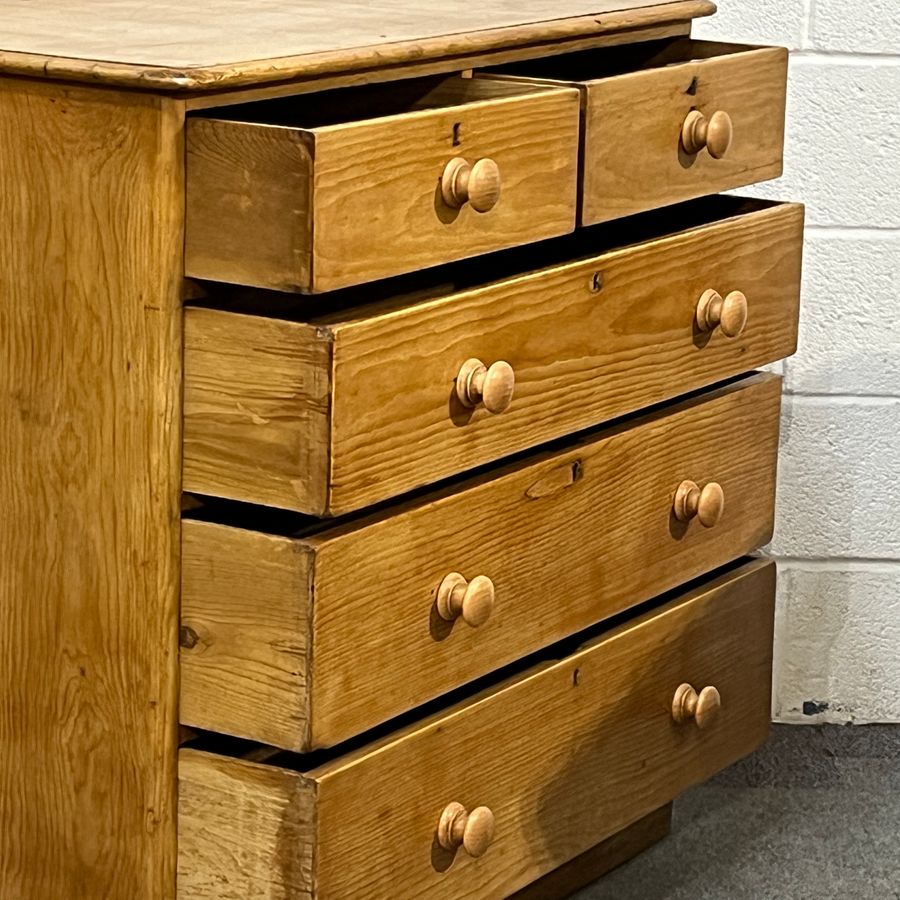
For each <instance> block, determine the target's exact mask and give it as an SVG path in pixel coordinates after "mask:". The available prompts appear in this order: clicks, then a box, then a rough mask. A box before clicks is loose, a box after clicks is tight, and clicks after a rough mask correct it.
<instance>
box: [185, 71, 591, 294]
mask: <svg viewBox="0 0 900 900" xmlns="http://www.w3.org/2000/svg"><path fill="white" fill-rule="evenodd" d="M577 154H578V93H577V91H575V90H571V89H568V90H567V89H560V88H552V87H550V88H548V87H546V86H541V85H525V84H510V83H503V82H493V83H492V82H490V81H476V80H473V79H468V78H461V77H459V76H453V77H441V78H425V79H412V80H410V81H405V82H399V83H392V84H390V85H386V86H385V85H370V86H366V87H358V88H346V89H343V90H332V91H325V92H323V93H319V94H312V95H303V96H299V97H288V98H284V99H279V100H270V101H264V102H257V103H250V104H246V105H240V106H232V107H226V108H223V109H220V110H209V111H206V112H205V113H204V115H203V116H198V117H194V118H190V119H189V120H188V124H187V209H186V230H187V233H186V255H185V269H186V274H187V275H188V276H190V277H193V278H203V279H210V280H213V281H225V282H231V283H235V284H243V285H254V286H257V287H268V288H276V289H280V290H290V291H300V292H319V291H329V290H333V289H335V288H339V287H344V286H347V285H352V284H360V283H362V282H368V281H375V280H376V279H379V278H385V277H387V276H389V275H396V274H399V273H402V272H410V271H414V270H417V269H422V268H426V267H428V266H433V265H435V264H437V263H442V262H447V261H450V260H456V259H462V258H464V257H468V256H473V255H475V254H479V253H485V252H487V251H490V250H498V249H500V248H503V247H512V246H515V245H517V244H525V243H529V242H531V241H536V240H540V239H541V238H547V237H553V236H556V235H560V234H564V233H566V232H569V231H572V229H573V228H574V227H575V204H576V176H577Z"/></svg>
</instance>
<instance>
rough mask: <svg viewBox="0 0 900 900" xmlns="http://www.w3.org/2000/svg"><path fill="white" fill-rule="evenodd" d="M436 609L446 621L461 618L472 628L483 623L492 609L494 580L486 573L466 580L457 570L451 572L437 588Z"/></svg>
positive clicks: (489, 615)
mask: <svg viewBox="0 0 900 900" xmlns="http://www.w3.org/2000/svg"><path fill="white" fill-rule="evenodd" d="M437 611H438V615H439V616H440V617H441V618H442V619H446V620H447V621H448V622H452V621H453V620H454V619H458V618H462V620H463V622H465V623H466V625H470V626H471V627H472V628H477V627H478V626H479V625H484V623H485V622H487V620H488V619H489V618H490V617H491V613H492V612H493V611H494V582H493V581H491V579H490V578H488V577H487V575H476V576H475V577H474V578H473V579H472V580H471V581H466V579H465V578H464V577H463V576H462V575H460V574H459V572H451V573H450V574H449V575H446V576H445V577H444V580H443V581H442V582H441V585H440V587H439V588H438V593H437Z"/></svg>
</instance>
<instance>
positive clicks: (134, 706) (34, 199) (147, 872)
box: [0, 79, 184, 900]
mask: <svg viewBox="0 0 900 900" xmlns="http://www.w3.org/2000/svg"><path fill="white" fill-rule="evenodd" d="M182 120H183V110H182V108H181V105H180V104H179V103H177V102H174V101H167V100H161V99H157V98H153V97H145V96H140V95H136V94H119V93H114V92H110V91H102V92H101V91H98V90H92V89H88V88H72V89H69V88H64V87H62V86H59V85H43V84H39V83H36V82H28V81H24V80H14V79H4V80H2V81H0V158H2V159H3V166H2V167H0V223H2V226H0V273H2V274H0V281H2V285H3V288H2V290H3V302H2V304H0V344H2V347H0V370H2V372H0V394H2V408H3V455H2V465H0V503H2V506H3V510H4V514H3V516H2V520H0V558H2V560H3V565H2V569H0V595H2V597H0V607H2V609H3V614H2V616H0V685H2V688H0V746H2V747H3V751H2V753H0V820H2V822H3V826H2V829H0V831H2V838H0V895H2V896H3V897H4V898H10V900H12V898H16V900H38V898H41V900H43V898H75V897H77V898H79V900H118V898H123V897H127V898H130V900H131V898H134V900H166V898H172V897H173V896H174V889H175V827H174V826H175V821H174V820H175V809H174V806H175V750H176V740H177V738H176V733H177V731H176V729H177V712H176V701H177V660H178V657H177V646H178V645H177V627H178V595H179V540H178V520H179V501H180V489H181V484H180V464H181V449H180V447H181V315H180V309H179V306H180V278H181V271H180V266H181V254H182V216H183V190H184V186H183V179H182V154H183V143H182V140H181V128H182Z"/></svg>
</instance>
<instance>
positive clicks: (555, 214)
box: [0, 0, 803, 900]
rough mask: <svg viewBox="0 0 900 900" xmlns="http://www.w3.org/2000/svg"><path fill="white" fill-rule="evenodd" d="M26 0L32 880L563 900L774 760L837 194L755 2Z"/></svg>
mask: <svg viewBox="0 0 900 900" xmlns="http://www.w3.org/2000/svg"><path fill="white" fill-rule="evenodd" d="M6 6H8V7H9V9H6V8H4V4H3V3H2V2H0V11H2V12H3V13H4V26H3V27H4V30H5V31H4V33H3V34H2V35H0V221H2V228H0V234H2V243H0V275H2V278H0V292H2V306H0V336H2V340H3V348H2V353H0V359H2V362H0V391H2V396H3V408H2V417H3V423H4V432H3V433H4V445H5V453H4V457H3V460H2V463H0V500H2V502H3V505H4V507H5V513H6V514H5V516H4V517H3V520H2V521H3V525H2V527H0V539H2V540H0V546H2V550H3V561H4V563H3V567H2V570H0V585H2V589H3V591H2V598H3V610H4V615H3V619H2V621H0V639H2V641H0V647H2V651H3V652H2V653H0V659H2V666H3V668H2V672H0V678H2V683H3V685H4V694H3V707H2V710H3V715H2V716H0V741H2V746H3V747H4V752H3V753H2V754H0V758H2V763H0V775H2V777H0V812H2V817H3V821H4V830H3V833H4V840H3V850H2V856H0V896H2V897H4V898H10V900H45V898H49V897H53V898H59V900H95V898H96V900H120V898H121V900H216V898H220V900H245V898H255V900H300V898H303V900H326V898H327V900H344V898H351V900H354V898H364V900H386V898H392V900H393V898H420V897H429V898H430V897H434V898H442V897H448V898H449V897H468V898H472V900H476V898H477V900H486V898H504V897H517V898H519V900H526V898H534V897H540V898H552V897H562V896H565V895H567V894H568V893H569V892H571V891H572V890H574V889H575V888H577V887H578V886H579V885H580V884H583V883H584V882H585V881H587V880H590V879H592V878H594V877H598V876H599V875H600V874H602V873H603V872H604V871H605V870H608V869H609V868H610V867H611V866H613V865H616V864H617V863H618V862H621V861H623V860H624V859H626V858H628V857H629V856H631V855H633V854H635V853H636V852H639V850H641V849H643V848H644V847H645V846H648V845H649V844H650V843H652V842H653V841H655V840H658V839H660V838H661V837H662V836H663V835H664V834H665V833H666V831H667V830H668V816H669V810H670V808H671V803H672V801H673V800H674V799H675V798H676V797H677V795H678V794H679V793H680V792H682V791H683V790H685V789H687V788H688V787H690V786H692V785H694V784H696V783H698V782H699V781H702V780H703V779H705V778H708V777H709V776H711V775H713V774H714V773H716V772H717V771H719V770H720V769H722V768H723V767H725V766H727V765H729V764H730V763H731V762H733V761H735V760H736V759H738V758H740V757H741V756H743V755H745V754H747V753H749V752H750V751H752V750H753V749H754V748H755V747H756V746H758V745H759V744H760V743H761V742H762V741H763V740H764V739H765V736H766V733H767V729H768V722H769V706H770V681H771V662H772V634H773V617H774V611H773V610H774V592H775V571H774V565H773V564H772V563H769V562H767V561H765V560H763V559H753V558H749V557H748V554H751V553H753V552H754V551H756V550H758V549H759V548H760V547H761V546H763V545H764V544H765V543H766V542H767V541H768V540H769V538H770V536H771V533H772V527H773V521H774V507H775V476H776V464H777V452H778V436H779V418H780V394H781V385H780V379H779V378H778V377H777V376H776V375H773V374H767V373H760V372H755V371H754V370H755V369H757V368H760V367H763V366H766V365H768V364H770V363H773V362H776V361H777V360H780V359H782V358H784V357H786V356H789V355H790V354H791V353H793V351H794V349H795V347H796V340H797V317H798V312H799V292H800V291H799V286H800V270H801V255H802V232H803V209H802V207H801V206H799V205H797V204H794V203H790V202H784V203H777V202H772V201H763V200H751V199H744V198H740V197H736V196H724V195H723V196H717V193H718V192H719V191H724V190H731V189H734V188H739V187H741V186H743V185H748V184H751V183H754V182H757V181H761V180H763V179H768V178H773V177H775V176H777V175H778V174H780V172H781V167H782V145H783V137H784V98H785V82H786V53H785V51H783V50H781V49H779V48H765V47H747V46H743V45H736V44H717V43H712V42H706V41H698V40H694V39H692V38H691V36H690V32H691V22H692V19H694V18H695V17H698V16H703V15H708V14H710V13H711V12H712V11H713V10H714V7H713V5H712V3H710V2H708V0H592V2H585V0H564V2H561V3H560V2H556V3H553V4H548V3H544V2H541V0H534V2H526V3H524V4H519V5H518V7H519V8H517V9H514V10H513V9H511V7H510V5H509V4H507V3H504V2H500V0H496V2H495V0H486V2H485V3H483V4H480V5H479V6H477V7H471V6H469V5H467V6H465V7H464V8H463V7H461V6H460V7H459V8H457V7H453V6H451V8H449V9H448V8H444V9H442V10H441V15H435V10H434V9H429V8H428V7H427V5H422V4H419V5H418V6H417V5H416V4H413V3H410V2H407V0H380V2H378V3H373V4H357V3H354V2H350V0H340V2H337V3H330V4H318V5H317V4H315V3H312V2H310V3H304V4H299V5H298V4H296V3H293V4H286V3H283V2H276V0H265V2H262V3H259V4H246V3H240V2H238V0H220V2H218V3H216V4H213V3H211V2H209V0H189V2H187V3H184V4H181V5H180V6H179V8H178V9H177V10H175V9H173V8H169V7H163V6H157V5H154V6H152V7H150V6H148V5H145V4H138V3H136V2H134V0H90V2H87V3H84V4H81V5H80V7H79V9H78V10H77V11H73V10H72V9H71V7H70V5H69V4H66V3H64V2H63V0H47V2H45V3H42V4H41V5H40V6H39V7H35V8H34V9H28V10H27V11H25V10H23V9H22V8H21V5H20V4H6Z"/></svg>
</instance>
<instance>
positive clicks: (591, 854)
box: [510, 803, 672, 900]
mask: <svg viewBox="0 0 900 900" xmlns="http://www.w3.org/2000/svg"><path fill="white" fill-rule="evenodd" d="M671 824H672V804H671V803H667V804H666V805H665V806H661V807H660V808H659V809H657V810H654V811H653V812H652V813H650V814H649V815H646V816H644V817H643V818H641V819H638V820H637V822H634V823H633V824H632V825H629V826H628V827H627V828H623V829H622V831H617V832H616V833H615V834H614V835H612V837H608V838H606V840H604V841H601V842H600V843H599V844H597V846H596V847H591V849H590V850H585V851H584V853H582V854H581V855H579V856H576V857H575V859H572V860H570V861H569V862H567V863H564V864H563V865H562V866H560V867H559V868H558V869H556V870H555V871H553V872H548V873H547V874H546V875H544V876H543V877H542V878H539V879H538V880H537V881H533V882H532V883H531V884H530V885H528V887H525V888H522V890H520V891H516V893H515V894H513V895H512V897H510V900H567V898H569V897H571V896H572V895H573V894H574V893H575V892H576V891H579V890H581V889H582V888H584V887H587V886H588V885H590V884H592V883H593V882H595V881H596V880H597V879H598V878H602V877H603V876H604V875H606V874H607V872H611V871H612V870H613V869H615V868H617V867H618V866H621V865H622V864H623V863H625V862H627V861H628V860H629V859H632V858H633V857H635V856H637V855H638V854H639V853H643V852H644V851H645V850H647V849H648V848H649V847H652V846H653V845H654V844H656V843H658V842H659V841H661V840H662V839H663V838H664V837H666V835H667V834H668V833H669V830H670V828H671Z"/></svg>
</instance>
